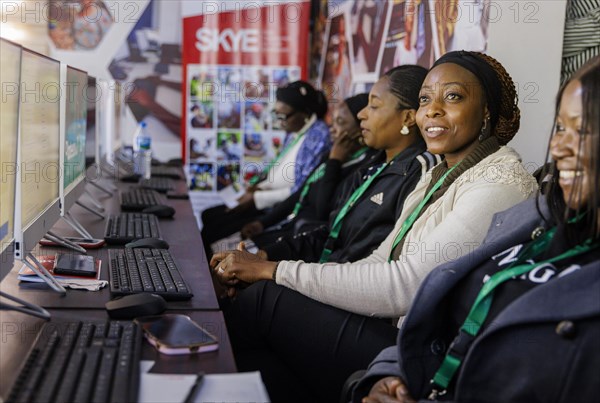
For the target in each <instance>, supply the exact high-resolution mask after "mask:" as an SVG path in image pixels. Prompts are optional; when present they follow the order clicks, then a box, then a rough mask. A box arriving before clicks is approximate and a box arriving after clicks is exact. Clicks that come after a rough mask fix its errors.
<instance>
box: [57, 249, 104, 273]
mask: <svg viewBox="0 0 600 403" xmlns="http://www.w3.org/2000/svg"><path fill="white" fill-rule="evenodd" d="M54 273H55V274H62V275H68V276H83V277H95V276H96V273H97V270H96V260H95V259H94V257H93V256H88V255H75V254H72V253H57V254H56V255H55V257H54Z"/></svg>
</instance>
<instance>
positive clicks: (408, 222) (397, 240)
mask: <svg viewBox="0 0 600 403" xmlns="http://www.w3.org/2000/svg"><path fill="white" fill-rule="evenodd" d="M459 165H460V162H459V163H458V164H456V165H454V166H453V167H452V168H450V169H449V170H448V172H446V173H445V174H444V176H442V177H441V178H440V179H439V180H438V181H437V182H436V183H435V185H433V187H432V188H431V190H430V191H429V193H427V195H425V197H424V198H423V200H421V202H420V203H419V205H418V206H417V207H416V208H415V209H414V210H413V212H412V213H410V215H409V216H408V218H407V219H406V221H404V222H403V223H402V227H400V232H399V233H398V235H396V238H394V243H393V244H392V250H391V251H390V256H389V258H388V262H391V261H392V254H393V253H394V249H396V246H398V244H399V243H400V241H402V239H403V238H404V236H405V235H406V233H407V232H408V231H409V230H410V229H411V228H412V226H413V224H414V223H415V221H417V217H419V214H421V210H423V207H424V206H425V205H426V204H427V202H428V201H429V199H431V196H433V194H434V193H435V191H436V190H438V189H439V188H440V186H442V184H443V183H444V180H445V179H446V177H447V176H448V175H450V172H452V171H453V170H454V168H456V167H457V166H459Z"/></svg>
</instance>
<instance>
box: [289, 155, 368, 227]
mask: <svg viewBox="0 0 600 403" xmlns="http://www.w3.org/2000/svg"><path fill="white" fill-rule="evenodd" d="M367 150H368V147H364V148H361V149H360V150H358V151H357V152H355V153H354V154H352V155H351V156H350V161H352V160H354V159H356V158H358V157H360V156H362V155H363V154H364V153H366V152H367ZM323 175H325V163H322V164H321V165H319V167H318V168H317V169H315V171H314V172H313V173H312V174H311V175H310V176H309V177H308V179H307V180H306V182H305V183H304V186H303V187H302V192H300V198H299V199H298V201H297V202H296V205H295V206H294V210H293V211H292V214H291V215H290V217H291V218H293V217H296V216H297V215H298V212H299V211H300V209H301V208H302V203H303V202H304V199H305V198H306V195H307V194H308V191H309V190H310V187H311V185H312V184H313V183H315V182H316V181H318V180H319V179H321V178H322V177H323Z"/></svg>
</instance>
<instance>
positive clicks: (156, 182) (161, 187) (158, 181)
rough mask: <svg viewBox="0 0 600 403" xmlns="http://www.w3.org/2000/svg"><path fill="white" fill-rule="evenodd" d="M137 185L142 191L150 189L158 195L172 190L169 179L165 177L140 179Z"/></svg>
mask: <svg viewBox="0 0 600 403" xmlns="http://www.w3.org/2000/svg"><path fill="white" fill-rule="evenodd" d="M139 185H140V187H142V188H144V189H152V190H156V191H157V192H160V193H167V192H168V191H169V190H172V189H173V184H172V182H171V179H169V178H165V177H158V178H150V179H140V182H139Z"/></svg>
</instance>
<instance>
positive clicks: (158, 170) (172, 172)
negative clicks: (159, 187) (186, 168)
mask: <svg viewBox="0 0 600 403" xmlns="http://www.w3.org/2000/svg"><path fill="white" fill-rule="evenodd" d="M180 171H181V170H180V169H179V168H177V167H169V166H153V167H152V171H151V172H152V176H153V177H154V176H157V177H158V176H163V177H165V178H171V179H181V174H180Z"/></svg>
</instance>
